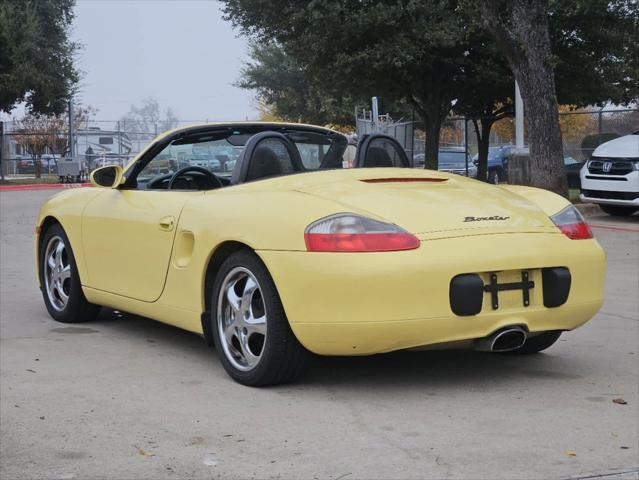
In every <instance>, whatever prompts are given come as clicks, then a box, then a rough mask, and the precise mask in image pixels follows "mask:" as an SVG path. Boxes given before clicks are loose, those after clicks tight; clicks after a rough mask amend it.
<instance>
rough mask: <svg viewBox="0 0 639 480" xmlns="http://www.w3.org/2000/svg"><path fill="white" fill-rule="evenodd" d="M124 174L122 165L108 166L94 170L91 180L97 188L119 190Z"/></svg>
mask: <svg viewBox="0 0 639 480" xmlns="http://www.w3.org/2000/svg"><path fill="white" fill-rule="evenodd" d="M123 173H124V170H122V167H121V166H120V165H107V166H106V167H100V168H97V169H95V170H93V171H92V172H91V176H90V180H91V183H92V184H93V185H95V186H96V187H102V188H117V187H118V186H119V185H120V184H121V183H122V178H123Z"/></svg>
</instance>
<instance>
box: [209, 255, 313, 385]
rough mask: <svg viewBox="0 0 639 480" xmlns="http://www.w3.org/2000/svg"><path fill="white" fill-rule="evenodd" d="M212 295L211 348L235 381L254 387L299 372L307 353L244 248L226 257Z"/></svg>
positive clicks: (268, 282)
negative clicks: (215, 351)
mask: <svg viewBox="0 0 639 480" xmlns="http://www.w3.org/2000/svg"><path fill="white" fill-rule="evenodd" d="M211 295H212V298H211V306H212V308H211V331H212V332H213V340H214V342H215V348H216V350H217V352H218V355H219V357H220V360H221V362H222V365H223V366H224V369H225V370H226V372H227V373H228V374H229V375H230V376H231V377H232V378H233V379H234V380H235V381H237V382H239V383H241V384H243V385H248V386H253V387H257V386H264V385H273V384H281V383H287V382H290V381H293V380H295V379H296V378H297V377H298V376H299V375H300V374H301V373H302V371H303V369H304V367H305V366H306V361H307V359H308V356H309V353H308V351H307V350H306V349H305V348H304V347H303V346H302V345H301V344H300V343H299V342H298V340H297V338H295V335H294V334H293V331H292V330H291V327H290V325H289V323H288V319H287V318H286V314H285V312H284V307H283V306H282V302H281V300H280V298H279V295H278V293H277V289H276V288H275V284H274V283H273V279H272V278H271V276H270V275H269V273H268V270H267V269H266V267H265V266H264V264H263V263H262V261H261V260H260V259H259V257H257V256H256V255H255V254H254V253H252V252H250V251H248V250H242V251H239V252H236V253H233V254H232V255H230V256H229V257H228V258H227V259H226V260H225V261H224V263H223V264H222V266H221V268H220V271H219V272H218V275H217V277H216V279H215V282H214V285H213V291H212V292H211Z"/></svg>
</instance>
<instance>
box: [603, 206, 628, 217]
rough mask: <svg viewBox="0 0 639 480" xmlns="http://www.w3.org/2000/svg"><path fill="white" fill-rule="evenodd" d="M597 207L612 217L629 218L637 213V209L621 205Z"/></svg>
mask: <svg viewBox="0 0 639 480" xmlns="http://www.w3.org/2000/svg"><path fill="white" fill-rule="evenodd" d="M599 207H600V208H601V209H602V210H603V211H604V212H606V213H607V214H608V215H612V216H613V217H629V216H630V215H632V214H633V213H635V212H636V211H637V207H624V206H623V205H603V204H599Z"/></svg>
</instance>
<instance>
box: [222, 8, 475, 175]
mask: <svg viewBox="0 0 639 480" xmlns="http://www.w3.org/2000/svg"><path fill="white" fill-rule="evenodd" d="M224 4H225V7H224V12H225V14H226V18H227V19H229V20H230V21H231V22H232V23H233V24H234V25H235V26H238V27H240V28H241V29H242V31H243V33H245V34H246V35H248V36H249V37H252V38H254V39H257V41H260V42H269V41H276V42H278V44H280V45H282V46H283V48H284V49H285V51H286V53H287V54H288V55H291V56H293V57H294V58H295V60H296V61H297V62H299V63H300V64H301V65H304V66H305V67H306V68H308V70H309V72H311V74H312V75H313V78H316V79H320V80H321V81H322V82H323V85H327V86H328V90H329V91H333V89H335V90H337V89H339V90H340V91H342V92H344V94H345V95H349V96H352V97H354V98H359V97H361V98H368V97H370V96H371V95H381V96H383V97H385V98H386V99H388V100H390V101H395V100H398V99H404V100H405V101H406V102H408V103H410V105H412V106H413V107H414V108H415V111H416V113H417V114H418V115H419V117H420V118H421V119H422V120H423V121H424V125H425V129H426V166H427V167H429V168H437V154H438V149H439V135H440V130H441V125H442V122H443V121H444V119H445V118H446V116H447V115H448V113H449V112H450V108H451V105H452V100H453V99H454V98H455V92H456V81H457V79H458V77H459V76H460V74H461V71H462V70H461V68H462V65H463V62H464V52H465V51H466V49H467V45H466V43H465V42H466V37H465V35H464V30H465V25H464V20H463V18H461V17H460V15H458V14H456V9H457V8H458V2H457V1H454V0H428V1H422V2H413V1H406V0H391V1H384V2H382V1H370V2H360V1H355V0H313V1H304V2H290V1H288V0H273V1H270V2H264V1H262V0H225V1H224Z"/></svg>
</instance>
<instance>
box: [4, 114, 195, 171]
mask: <svg viewBox="0 0 639 480" xmlns="http://www.w3.org/2000/svg"><path fill="white" fill-rule="evenodd" d="M198 123H206V120H202V121H177V122H176V121H170V122H163V121H158V122H153V121H147V122H141V121H133V122H126V121H122V120H120V121H117V120H114V121H109V120H91V121H85V122H81V123H78V124H76V125H74V128H73V135H72V137H73V138H72V139H71V135H70V134H69V128H68V125H65V127H64V128H62V129H57V130H52V129H48V128H46V125H45V124H44V123H43V125H42V128H33V126H30V127H31V128H29V129H26V128H24V126H23V125H22V124H21V122H19V121H6V122H1V124H2V128H0V153H1V160H2V161H1V171H2V174H3V176H5V177H14V178H15V177H32V176H35V175H36V173H37V172H39V174H41V175H53V176H59V177H63V178H64V177H71V179H72V180H74V181H75V180H82V179H86V176H87V174H88V172H90V171H91V170H93V169H95V168H97V167H100V166H104V165H110V164H115V163H117V164H120V165H126V164H127V163H128V162H129V161H130V160H131V159H132V158H134V157H135V156H136V155H137V154H138V153H139V152H140V151H142V150H144V148H145V147H146V146H147V145H148V144H149V142H151V141H152V140H153V139H154V138H155V137H157V136H158V135H159V134H161V133H163V132H166V131H168V130H171V129H174V128H177V127H181V126H186V125H192V124H198ZM67 167H72V168H67ZM69 172H70V173H69ZM75 177H77V178H75Z"/></svg>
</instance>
